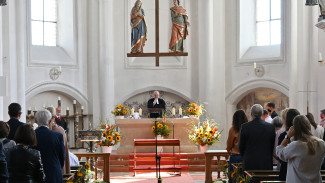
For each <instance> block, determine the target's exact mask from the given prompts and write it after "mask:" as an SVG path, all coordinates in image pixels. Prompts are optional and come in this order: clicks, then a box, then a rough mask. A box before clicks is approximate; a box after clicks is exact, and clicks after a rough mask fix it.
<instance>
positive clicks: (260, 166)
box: [238, 118, 275, 170]
mask: <svg viewBox="0 0 325 183" xmlns="http://www.w3.org/2000/svg"><path fill="white" fill-rule="evenodd" d="M274 140H275V129H274V126H273V125H271V124H269V123H267V122H265V121H263V120H262V119H260V118H255V119H254V120H253V121H251V122H248V123H244V124H243V125H242V126H241V130H240V135H239V143H238V146H239V151H240V154H241V156H242V157H243V169H244V170H272V169H273V149H274Z"/></svg>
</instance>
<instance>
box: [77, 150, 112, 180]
mask: <svg viewBox="0 0 325 183" xmlns="http://www.w3.org/2000/svg"><path fill="white" fill-rule="evenodd" d="M75 155H76V156H77V157H78V159H79V161H80V160H81V158H86V162H88V163H89V161H90V159H91V158H93V162H95V163H96V162H98V160H99V159H102V160H103V161H104V165H103V174H104V176H103V181H104V182H106V183H110V176H109V171H110V170H109V157H110V153H75ZM95 167H96V168H95V169H94V172H95V179H96V180H97V163H96V166H95Z"/></svg>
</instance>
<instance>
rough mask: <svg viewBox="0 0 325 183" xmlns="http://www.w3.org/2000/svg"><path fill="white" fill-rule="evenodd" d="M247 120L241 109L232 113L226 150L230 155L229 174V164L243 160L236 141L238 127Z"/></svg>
mask: <svg viewBox="0 0 325 183" xmlns="http://www.w3.org/2000/svg"><path fill="white" fill-rule="evenodd" d="M247 121H248V120H247V116H246V114H245V112H244V111H243V110H237V111H236V112H235V113H234V115H233V118H232V126H231V128H230V129H229V133H228V139H227V152H228V153H229V155H230V158H229V175H231V173H232V171H233V168H232V165H231V164H234V163H241V162H242V161H243V159H242V157H241V156H240V152H239V149H238V141H239V131H240V127H241V125H242V124H244V123H246V122H247ZM229 177H230V176H229ZM229 182H232V180H231V178H229Z"/></svg>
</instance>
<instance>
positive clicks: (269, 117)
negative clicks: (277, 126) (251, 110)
mask: <svg viewBox="0 0 325 183" xmlns="http://www.w3.org/2000/svg"><path fill="white" fill-rule="evenodd" d="M262 120H263V121H265V122H268V123H271V122H272V118H271V116H269V113H268V112H267V110H265V109H264V110H263V114H262Z"/></svg>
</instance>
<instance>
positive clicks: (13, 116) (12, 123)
mask: <svg viewBox="0 0 325 183" xmlns="http://www.w3.org/2000/svg"><path fill="white" fill-rule="evenodd" d="M8 114H9V116H10V120H9V121H8V125H9V127H10V132H9V135H8V139H10V140H14V136H15V133H16V130H17V129H18V127H19V126H20V125H22V124H24V123H22V122H20V121H19V119H20V117H21V114H22V113H21V106H20V104H18V103H11V104H10V105H9V106H8Z"/></svg>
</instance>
